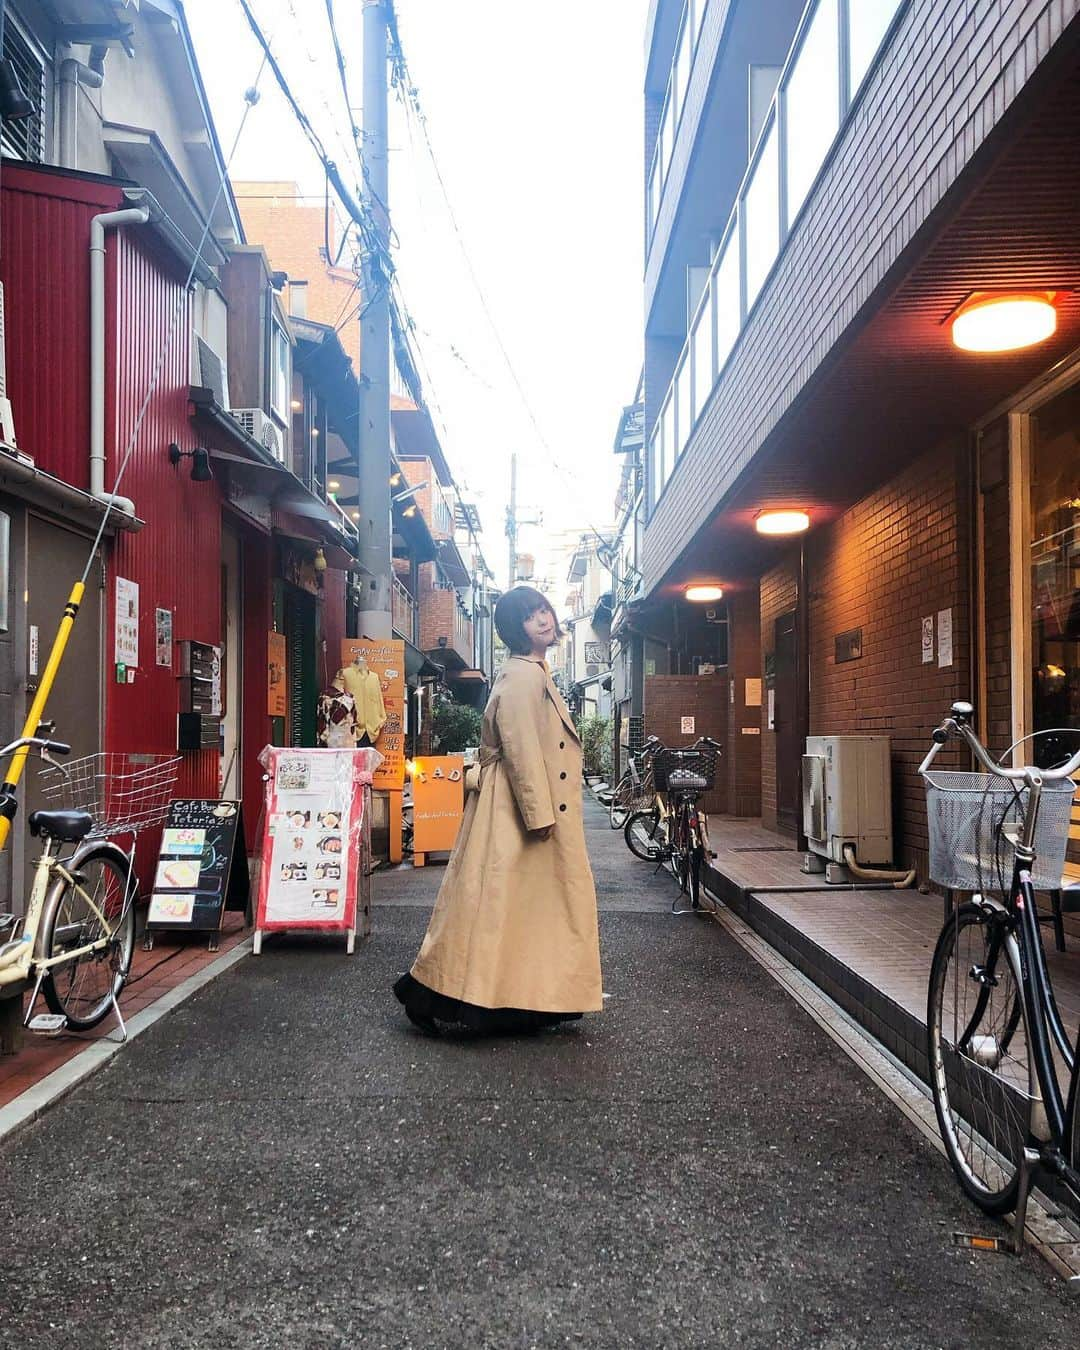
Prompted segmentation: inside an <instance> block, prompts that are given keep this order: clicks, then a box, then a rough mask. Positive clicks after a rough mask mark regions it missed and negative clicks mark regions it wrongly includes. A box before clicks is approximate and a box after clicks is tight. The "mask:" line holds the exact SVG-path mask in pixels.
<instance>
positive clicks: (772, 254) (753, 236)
mask: <svg viewBox="0 0 1080 1350" xmlns="http://www.w3.org/2000/svg"><path fill="white" fill-rule="evenodd" d="M743 214H744V217H745V223H746V229H745V233H744V236H743V237H744V239H745V241H746V308H747V311H748V312H749V310H750V309H752V308H753V304H754V301H755V300H756V299H757V297H758V292H759V291H760V290H761V288H762V286H763V285H764V284H765V278H766V277H767V276H768V275H769V269H770V268H771V267H772V265H773V263H774V262H775V261H776V255H777V253H778V252H779V251H780V155H779V148H778V143H777V135H776V120H775V118H774V119H773V122H772V125H771V126H770V128H769V131H768V133H767V135H766V137H765V140H764V142H763V143H762V147H761V154H760V155H758V161H757V164H756V165H755V166H754V172H753V174H752V176H751V178H750V182H749V184H748V185H747V189H746V195H745V197H744V198H743Z"/></svg>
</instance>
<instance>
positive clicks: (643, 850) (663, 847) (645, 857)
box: [623, 806, 667, 862]
mask: <svg viewBox="0 0 1080 1350" xmlns="http://www.w3.org/2000/svg"><path fill="white" fill-rule="evenodd" d="M623 836H624V838H625V839H626V845H627V847H628V848H629V850H630V852H631V853H632V854H633V855H634V857H635V858H640V859H641V860H642V862H658V861H659V860H660V859H661V858H663V857H666V855H667V828H666V826H665V824H664V822H663V820H662V818H661V816H660V812H659V811H658V810H657V809H656V807H655V806H654V807H653V809H652V810H651V811H632V812H631V813H630V815H629V816H628V817H627V819H626V825H625V826H624V827H623Z"/></svg>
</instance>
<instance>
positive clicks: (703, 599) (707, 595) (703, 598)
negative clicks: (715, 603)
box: [683, 585, 724, 605]
mask: <svg viewBox="0 0 1080 1350" xmlns="http://www.w3.org/2000/svg"><path fill="white" fill-rule="evenodd" d="M683 595H685V596H686V598H687V600H689V601H690V603H691V604H694V605H707V604H709V603H710V601H712V600H722V599H723V598H724V588H723V586H714V585H705V586H687V588H686V590H685V591H683Z"/></svg>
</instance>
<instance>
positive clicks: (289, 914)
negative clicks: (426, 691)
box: [255, 746, 380, 952]
mask: <svg viewBox="0 0 1080 1350" xmlns="http://www.w3.org/2000/svg"><path fill="white" fill-rule="evenodd" d="M379 758H380V757H379V754H378V752H377V751H375V750H371V749H360V750H332V749H319V750H307V749H280V748H276V747H269V746H268V747H267V748H266V750H264V751H263V753H262V755H261V756H260V763H261V764H262V765H263V766H264V768H265V769H266V770H267V775H266V830H265V833H264V835H263V846H262V863H261V867H260V873H259V898H258V904H257V907H256V914H255V951H256V952H258V951H259V950H260V946H261V937H262V934H263V933H266V932H274V931H275V930H278V931H280V930H283V929H289V928H315V929H322V930H324V931H331V932H340V933H345V934H347V935H348V939H349V950H350V951H351V950H352V942H353V938H354V937H355V933H356V929H357V899H358V893H359V890H360V883H361V879H362V872H363V871H364V863H363V859H362V854H363V827H364V823H365V820H364V786H365V784H366V783H370V782H371V774H372V771H373V769H374V768H375V766H376V765H377V764H378V763H379Z"/></svg>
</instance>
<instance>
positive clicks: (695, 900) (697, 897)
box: [688, 844, 705, 909]
mask: <svg viewBox="0 0 1080 1350" xmlns="http://www.w3.org/2000/svg"><path fill="white" fill-rule="evenodd" d="M704 861H705V849H704V847H703V846H702V845H701V844H695V845H694V846H693V848H692V849H691V850H690V867H689V878H688V880H689V883H690V885H689V893H690V903H691V904H692V905H693V907H694V908H695V909H700V908H701V865H702V863H703V862H704Z"/></svg>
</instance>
